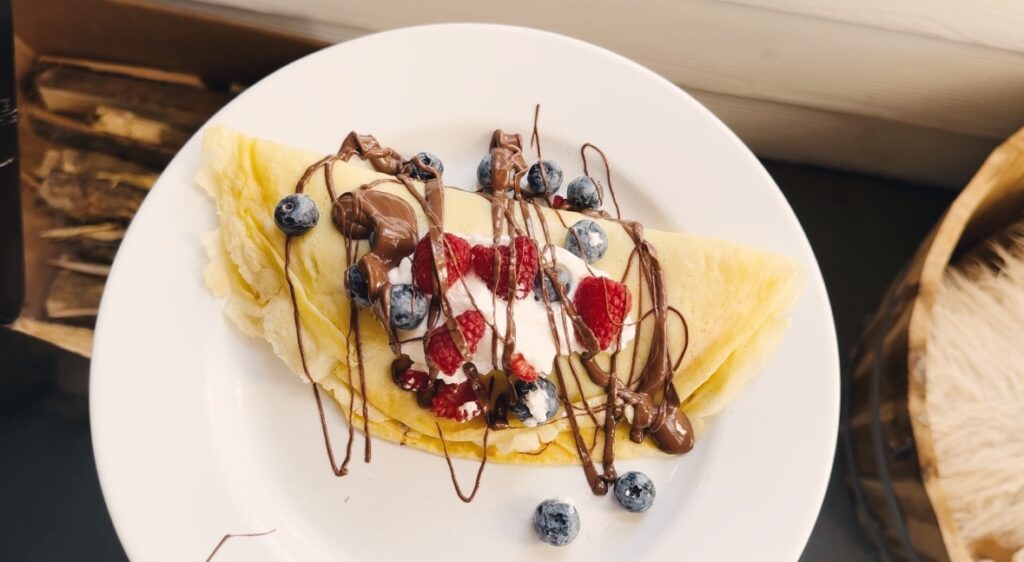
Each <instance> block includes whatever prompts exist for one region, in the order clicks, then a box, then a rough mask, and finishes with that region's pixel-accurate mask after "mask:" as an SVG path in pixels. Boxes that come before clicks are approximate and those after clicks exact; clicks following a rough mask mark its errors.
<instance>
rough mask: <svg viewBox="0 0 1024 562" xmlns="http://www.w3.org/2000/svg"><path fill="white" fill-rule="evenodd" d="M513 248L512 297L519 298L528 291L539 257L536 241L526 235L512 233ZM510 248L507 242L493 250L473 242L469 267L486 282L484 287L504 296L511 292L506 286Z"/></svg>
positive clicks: (531, 284)
mask: <svg viewBox="0 0 1024 562" xmlns="http://www.w3.org/2000/svg"><path fill="white" fill-rule="evenodd" d="M513 244H514V245H515V250H516V289H515V294H514V296H515V298H517V299H522V298H525V297H526V295H528V294H530V288H531V287H533V281H534V279H535V278H536V277H537V269H538V268H539V267H540V259H539V257H538V256H537V245H536V244H535V243H534V242H533V240H532V239H530V238H529V237H528V236H516V238H515V240H514V241H513ZM496 252H497V259H498V265H499V267H498V278H497V280H495V278H494V260H495V253H496ZM510 254H511V249H510V247H509V246H508V245H505V246H498V248H497V250H495V248H492V247H488V246H480V245H477V246H473V271H475V272H476V274H477V275H478V276H480V278H481V279H483V280H484V282H485V283H487V287H488V288H489V289H490V290H492V291H494V293H495V294H497V295H498V296H499V297H501V298H503V299H506V300H508V299H509V298H511V297H512V296H513V295H512V294H511V291H509V287H508V264H509V263H511V262H512V256H511V255H510Z"/></svg>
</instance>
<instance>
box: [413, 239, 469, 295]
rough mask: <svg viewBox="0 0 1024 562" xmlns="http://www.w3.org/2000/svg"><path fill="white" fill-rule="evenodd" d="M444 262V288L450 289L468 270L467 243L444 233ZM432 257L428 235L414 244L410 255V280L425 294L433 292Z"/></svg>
mask: <svg viewBox="0 0 1024 562" xmlns="http://www.w3.org/2000/svg"><path fill="white" fill-rule="evenodd" d="M443 242H444V253H445V257H444V261H445V264H446V265H447V271H448V279H447V282H446V285H445V288H448V287H451V286H452V285H454V284H455V282H456V281H458V279H459V278H460V277H462V274H463V273H465V272H466V271H467V270H468V269H469V261H470V259H469V253H470V246H469V242H466V241H465V240H463V239H462V238H459V237H458V236H455V235H454V234H448V233H445V235H444V238H443ZM433 277H434V255H433V252H431V250H430V235H429V234H428V235H426V236H424V237H423V238H422V239H420V241H419V242H418V243H417V244H416V250H415V251H414V252H413V255H412V279H413V284H415V285H416V288H417V289H419V290H421V291H423V292H424V293H426V294H428V295H429V294H431V293H433V291H434V280H433Z"/></svg>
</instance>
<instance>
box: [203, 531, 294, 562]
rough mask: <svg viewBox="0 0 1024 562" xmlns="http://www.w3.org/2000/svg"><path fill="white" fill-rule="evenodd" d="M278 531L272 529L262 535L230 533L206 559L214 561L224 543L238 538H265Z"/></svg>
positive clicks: (207, 561)
mask: <svg viewBox="0 0 1024 562" xmlns="http://www.w3.org/2000/svg"><path fill="white" fill-rule="evenodd" d="M276 530H277V529H271V530H269V531H263V532H262V533H228V534H226V535H224V536H223V537H221V539H220V542H218V543H217V546H215V547H213V550H212V551H210V555H209V556H207V557H206V562H210V561H211V560H213V557H214V556H216V555H217V552H218V551H219V550H220V549H221V547H222V546H224V543H226V542H228V541H229V540H231V539H233V538H236V537H265V536H267V535H269V534H270V533H273V532H274V531H276Z"/></svg>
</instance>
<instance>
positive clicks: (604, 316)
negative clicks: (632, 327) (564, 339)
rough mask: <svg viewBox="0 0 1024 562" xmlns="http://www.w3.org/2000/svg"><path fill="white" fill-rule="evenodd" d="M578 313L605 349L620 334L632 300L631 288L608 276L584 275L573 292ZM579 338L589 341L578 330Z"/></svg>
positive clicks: (599, 344) (577, 337)
mask: <svg viewBox="0 0 1024 562" xmlns="http://www.w3.org/2000/svg"><path fill="white" fill-rule="evenodd" d="M573 304H574V305H575V306H576V313H577V314H579V315H580V318H582V319H583V323H584V324H586V326H587V327H588V328H590V331H591V332H592V333H593V334H594V337H595V338H597V342H598V348H599V349H605V348H607V347H608V346H609V345H611V343H612V342H613V341H615V339H616V338H617V337H618V336H619V332H620V331H621V330H622V321H623V319H625V318H626V314H627V313H628V312H629V307H630V304H631V296H630V294H629V288H628V287H626V286H625V285H623V284H622V283H619V282H617V281H613V280H611V279H608V278H607V277H584V278H583V279H582V280H581V281H580V284H579V286H578V287H576V294H575V295H574V296H573ZM576 339H578V340H579V341H580V342H581V343H583V344H586V343H587V342H586V341H585V340H584V339H583V337H581V336H580V334H579V332H577V333H576Z"/></svg>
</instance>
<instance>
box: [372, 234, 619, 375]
mask: <svg viewBox="0 0 1024 562" xmlns="http://www.w3.org/2000/svg"><path fill="white" fill-rule="evenodd" d="M452 234H454V235H455V236H458V237H460V238H462V239H463V240H466V241H467V242H469V243H470V244H471V245H473V246H482V247H492V246H493V242H494V240H493V238H491V237H486V236H480V235H475V234H463V233H452ZM498 243H499V245H507V244H508V243H509V238H508V237H507V236H504V237H502V238H500V239H499V241H498ZM552 249H553V250H554V254H555V255H554V261H552V259H551V250H552ZM541 254H542V257H541V259H542V260H543V261H542V264H543V267H545V268H551V267H557V268H560V269H561V270H563V271H565V272H566V273H567V277H563V286H564V287H565V292H566V293H567V296H568V298H569V299H570V300H571V299H572V298H573V297H574V296H575V294H576V288H577V287H578V286H579V282H580V281H581V280H582V279H584V278H586V277H591V276H596V277H606V278H607V277H610V276H609V274H608V273H607V272H605V271H602V270H600V269H598V268H596V267H593V266H589V267H588V265H587V264H586V262H584V261H583V260H582V259H580V258H579V257H577V256H575V255H574V254H572V253H571V252H569V251H568V250H566V249H565V248H562V247H558V246H553V247H552V248H546V249H543V250H542V251H541ZM566 278H567V280H568V283H565V282H564V281H565V279H566ZM388 281H389V282H390V283H391V284H392V285H393V286H399V285H405V284H411V283H412V281H413V273H412V258H411V257H408V258H405V259H403V260H402V261H401V262H400V263H399V264H398V266H397V267H395V268H393V269H391V270H390V271H389V272H388ZM533 285H535V286H534V287H533V288H531V289H530V292H529V294H527V295H526V296H525V297H524V298H517V299H515V300H514V301H513V302H512V317H513V319H514V320H515V351H516V353H519V354H522V355H523V358H524V359H525V360H526V361H527V363H529V364H530V365H532V366H533V367H534V368H535V369H536V370H537V371H538V372H539V373H540V374H541V376H546V375H547V374H548V373H549V372H550V371H551V367H552V365H553V363H554V360H555V357H556V356H558V355H569V354H571V353H573V352H577V353H580V352H584V351H586V347H585V346H584V345H583V344H582V343H581V342H580V340H579V338H576V337H574V336H573V333H574V328H573V324H572V321H571V320H570V319H569V318H568V317H567V316H565V317H563V315H564V310H563V306H562V303H561V302H560V300H556V299H557V294H554V291H550V292H549V294H548V298H549V300H551V302H550V303H549V304H550V307H551V312H552V313H553V315H554V319H555V322H554V327H555V331H556V332H557V336H558V339H557V341H556V339H555V337H554V335H553V334H552V330H551V326H550V323H549V319H548V304H546V303H545V302H544V296H543V295H542V294H541V292H540V286H539V284H537V283H534V284H533ZM445 296H446V298H447V299H448V302H449V304H450V306H451V310H452V312H453V314H454V315H456V316H458V315H459V314H462V313H463V312H466V311H471V310H476V311H478V312H480V314H481V315H482V316H483V320H484V324H485V326H486V327H485V329H484V333H483V337H482V338H481V339H480V341H479V342H478V343H477V345H476V351H474V352H473V354H472V356H470V357H466V358H464V360H465V361H466V362H471V363H473V364H474V365H476V367H477V369H478V370H479V371H480V372H481V373H488V372H491V371H497V370H501V369H502V365H501V361H502V354H503V352H504V349H505V343H504V342H505V341H506V340H507V339H508V338H507V337H506V332H507V329H508V304H509V303H508V301H507V300H505V299H503V298H500V297H498V296H497V295H496V294H495V293H494V292H493V291H492V290H491V289H489V288H488V287H487V283H485V282H484V280H483V279H481V278H480V276H478V275H476V274H474V273H473V272H472V271H470V272H468V273H467V274H464V275H462V276H461V277H460V278H459V279H458V280H456V281H455V282H454V284H452V286H450V287H448V289H447V290H446V291H445ZM552 296H553V297H555V299H551V297H552ZM392 306H395V304H392ZM492 327H493V328H492ZM567 329H568V332H567V331H566V330H567ZM492 330H497V332H498V333H497V335H498V337H497V338H495V337H494V333H493V331H492ZM426 332H427V322H426V321H423V322H420V323H419V325H417V326H416V327H415V328H414V329H412V330H398V335H399V339H400V341H402V342H404V343H402V344H401V350H402V353H404V354H406V355H408V356H409V358H410V359H412V361H413V364H414V366H415V367H416V368H418V369H421V370H424V371H425V370H426V364H427V359H426V357H425V354H424V348H423V342H422V340H421V338H422V337H423V336H424V335H425V334H426ZM635 334H636V328H635V326H634V323H633V319H632V318H631V317H630V316H627V317H626V318H625V320H624V321H623V326H622V330H621V339H620V340H619V341H620V344H621V345H622V346H623V347H625V345H626V344H628V343H629V342H631V341H632V340H633V338H634V337H635ZM492 342H493V344H492ZM438 377H439V378H440V379H441V380H443V381H445V382H448V383H458V382H462V381H464V380H465V379H466V375H465V374H464V373H463V372H462V370H461V369H459V370H457V371H456V372H455V373H454V374H452V375H447V374H445V373H444V372H439V373H438Z"/></svg>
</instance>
